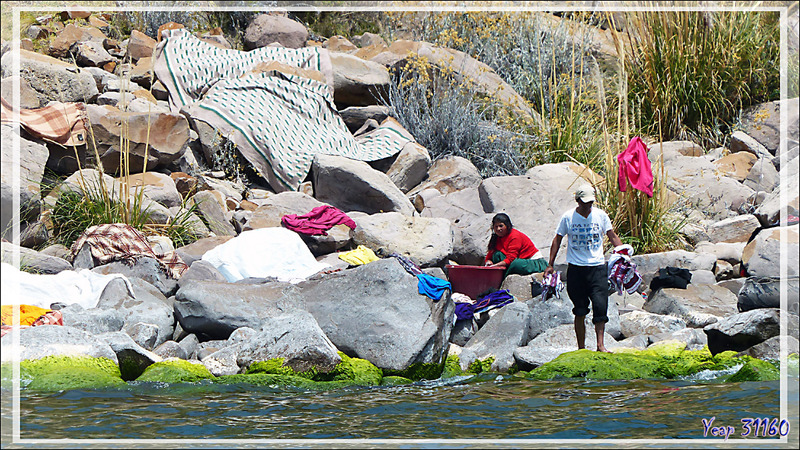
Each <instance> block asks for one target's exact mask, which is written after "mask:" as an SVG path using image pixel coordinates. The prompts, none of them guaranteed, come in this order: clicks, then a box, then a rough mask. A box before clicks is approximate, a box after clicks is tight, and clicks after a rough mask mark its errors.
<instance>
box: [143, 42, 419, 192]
mask: <svg viewBox="0 0 800 450" xmlns="http://www.w3.org/2000/svg"><path fill="white" fill-rule="evenodd" d="M163 33H164V34H163V36H162V38H163V39H162V41H161V42H160V43H159V44H158V46H157V47H156V51H155V58H154V62H153V70H154V71H155V73H156V75H157V77H158V79H159V81H161V82H162V83H163V84H164V86H165V87H166V88H167V91H168V92H169V96H170V106H171V108H172V110H173V112H179V111H181V110H182V111H183V112H184V113H185V114H188V115H189V116H191V117H193V118H195V119H199V120H202V121H204V122H207V123H208V124H210V125H211V126H213V127H214V128H216V129H217V130H219V131H220V132H222V133H225V135H226V137H227V138H228V139H230V140H231V141H233V143H234V144H236V147H237V149H238V150H239V152H240V153H241V154H242V155H243V156H244V157H245V158H246V159H247V160H248V161H249V162H250V163H251V164H252V165H253V167H254V168H255V169H256V171H257V172H258V173H259V175H261V176H262V177H264V178H266V180H267V181H268V182H269V183H270V185H271V186H272V188H273V189H274V190H275V192H284V191H290V190H291V191H296V190H297V188H298V187H299V186H300V183H301V182H302V181H303V179H305V178H306V176H307V175H308V172H309V170H310V168H311V164H312V162H313V159H314V155H315V154H325V155H335V156H344V157H347V158H351V159H355V160H359V161H376V160H379V159H383V158H386V157H389V156H392V155H394V154H396V153H398V152H400V150H402V149H403V146H404V145H405V144H407V143H408V142H413V140H414V139H413V137H412V136H411V135H410V134H409V133H408V132H407V131H406V130H404V129H403V128H402V127H400V126H399V125H398V124H397V122H395V121H391V120H386V121H384V123H383V124H381V126H380V127H379V128H378V129H376V130H373V131H371V132H369V133H366V134H364V135H363V136H359V137H358V139H356V138H355V137H353V135H352V134H350V131H349V130H348V129H347V126H346V125H345V124H344V121H343V120H342V118H341V117H340V116H339V113H338V111H337V110H336V105H335V104H334V101H333V89H332V87H331V86H332V84H333V70H332V66H331V62H330V56H329V54H328V53H327V50H326V49H322V48H319V47H305V48H299V49H291V48H279V47H262V48H258V49H255V50H252V51H249V52H243V51H239V50H232V49H221V48H217V47H215V46H213V45H211V44H208V43H205V42H203V41H201V40H200V39H198V38H196V37H195V36H193V35H192V34H191V33H189V32H187V31H186V30H184V29H177V30H165V31H164V32H163ZM271 62H275V63H278V64H270V63H271ZM287 67H293V68H297V69H302V70H296V69H295V70H290V69H287ZM315 72H316V73H321V76H320V75H313V74H314V73H315ZM321 80H325V82H322V81H321Z"/></svg>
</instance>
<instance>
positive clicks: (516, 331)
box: [460, 302, 531, 372]
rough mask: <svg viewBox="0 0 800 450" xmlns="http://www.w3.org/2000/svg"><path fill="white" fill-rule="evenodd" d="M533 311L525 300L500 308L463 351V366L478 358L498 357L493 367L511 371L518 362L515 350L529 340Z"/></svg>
mask: <svg viewBox="0 0 800 450" xmlns="http://www.w3.org/2000/svg"><path fill="white" fill-rule="evenodd" d="M530 315H531V312H530V310H529V309H528V306H527V305H526V304H525V303H522V302H512V303H509V304H508V305H506V306H504V307H502V308H500V309H499V310H498V311H497V312H496V313H495V314H494V315H493V316H492V317H490V318H489V320H488V321H487V322H486V323H485V324H484V325H483V327H481V329H480V330H478V332H477V333H475V335H474V336H472V338H471V339H470V340H469V342H467V345H465V346H464V349H463V350H462V352H461V356H460V357H461V365H462V367H466V366H468V365H469V364H470V363H471V362H472V361H474V360H475V359H486V358H489V357H493V358H494V362H493V363H492V370H494V371H498V372H507V371H508V369H510V368H511V366H512V365H513V364H514V350H516V349H517V347H520V346H523V345H525V344H526V343H527V341H528V323H529V322H530Z"/></svg>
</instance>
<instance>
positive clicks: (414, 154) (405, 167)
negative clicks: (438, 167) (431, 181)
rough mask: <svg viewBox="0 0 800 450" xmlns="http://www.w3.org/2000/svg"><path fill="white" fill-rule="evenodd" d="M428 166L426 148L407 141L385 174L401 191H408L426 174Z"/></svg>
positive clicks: (429, 163) (428, 160)
mask: <svg viewBox="0 0 800 450" xmlns="http://www.w3.org/2000/svg"><path fill="white" fill-rule="evenodd" d="M430 166H431V155H430V154H429V153H428V149H426V148H425V147H423V146H421V145H419V144H418V143H416V142H409V143H407V144H406V145H405V146H404V147H403V150H401V151H400V153H399V154H398V155H397V158H396V159H395V160H394V162H393V163H392V165H391V166H390V167H389V170H387V171H386V175H388V176H389V179H390V180H392V182H393V183H394V184H395V185H397V187H398V188H400V190H401V191H402V192H408V191H410V190H411V189H412V188H413V187H414V186H416V185H418V184H419V183H420V182H422V180H424V179H425V177H427V176H428V168H429V167H430Z"/></svg>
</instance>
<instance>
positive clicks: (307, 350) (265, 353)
mask: <svg viewBox="0 0 800 450" xmlns="http://www.w3.org/2000/svg"><path fill="white" fill-rule="evenodd" d="M336 352H337V349H336V347H335V346H334V345H333V343H331V341H330V339H328V337H327V336H325V333H324V332H323V331H322V329H320V327H319V324H317V321H316V320H314V317H313V316H312V315H311V314H309V313H308V312H307V311H293V312H287V313H285V314H281V315H279V316H275V317H269V318H267V319H266V320H265V321H264V323H263V325H262V329H261V331H260V332H259V333H258V334H256V335H255V336H253V337H251V338H249V339H247V340H246V341H243V342H242V344H241V347H240V348H239V351H238V354H237V364H238V365H239V367H248V366H250V364H252V363H253V362H256V361H266V360H269V359H273V358H283V365H284V366H288V367H291V368H292V369H294V371H295V372H305V371H307V370H310V369H312V368H315V369H317V370H318V371H320V372H330V371H331V370H332V369H333V368H334V366H336V364H338V363H339V362H341V360H342V359H341V358H340V357H339V355H338V354H337V353H336Z"/></svg>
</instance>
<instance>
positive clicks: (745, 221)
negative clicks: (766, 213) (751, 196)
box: [708, 214, 761, 242]
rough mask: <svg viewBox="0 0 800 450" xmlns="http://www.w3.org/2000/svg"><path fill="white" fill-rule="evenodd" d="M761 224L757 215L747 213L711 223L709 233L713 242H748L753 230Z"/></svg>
mask: <svg viewBox="0 0 800 450" xmlns="http://www.w3.org/2000/svg"><path fill="white" fill-rule="evenodd" d="M760 226H761V223H759V221H758V218H756V216H754V215H752V214H745V215H741V216H736V217H730V218H727V219H723V220H721V221H719V222H716V223H713V224H711V226H709V227H708V235H709V236H710V237H711V242H747V240H748V239H750V235H751V234H752V233H753V231H755V229H756V228H758V227H760Z"/></svg>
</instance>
